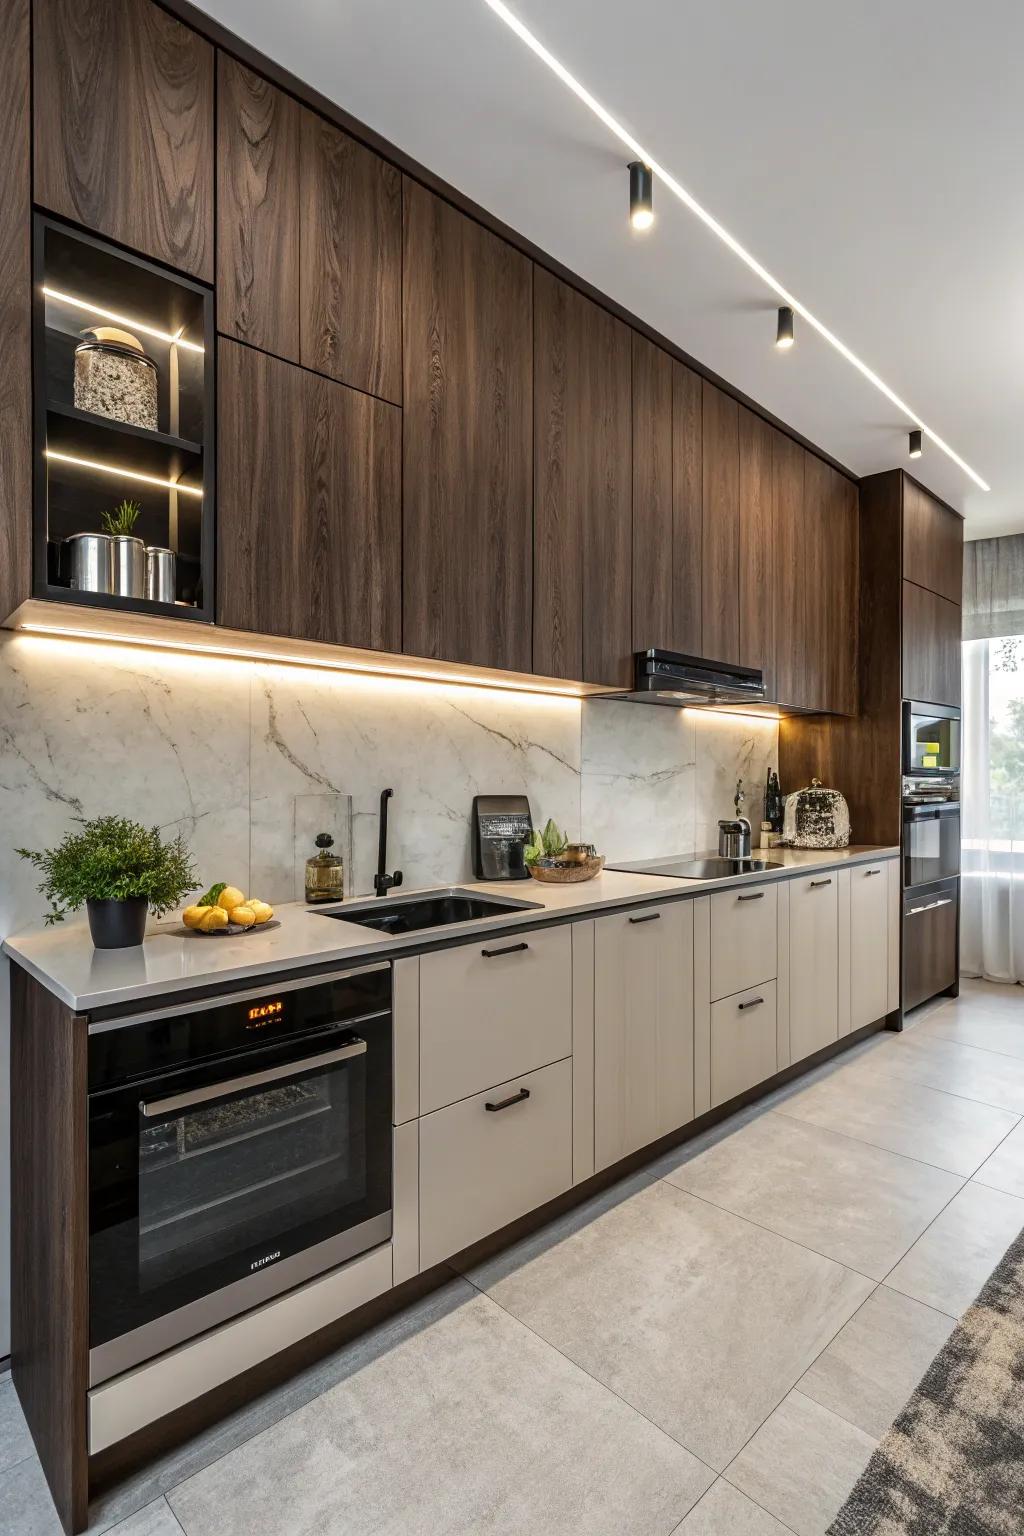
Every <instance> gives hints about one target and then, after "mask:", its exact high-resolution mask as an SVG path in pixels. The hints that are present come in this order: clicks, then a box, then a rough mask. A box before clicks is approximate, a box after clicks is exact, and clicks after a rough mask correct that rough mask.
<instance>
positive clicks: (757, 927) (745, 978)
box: [711, 884, 778, 1001]
mask: <svg viewBox="0 0 1024 1536" xmlns="http://www.w3.org/2000/svg"><path fill="white" fill-rule="evenodd" d="M777 945H778V887H777V886H776V885H775V884H769V885H752V886H743V887H742V888H741V889H739V890H731V891H718V892H716V894H715V895H714V896H712V898H711V997H712V1001H714V999H715V998H719V997H731V996H732V995H733V993H734V992H740V991H742V990H743V988H744V987H752V986H754V985H755V984H756V983H757V982H759V981H770V980H772V979H773V977H774V976H775V972H776V966H777V964H778V955H777Z"/></svg>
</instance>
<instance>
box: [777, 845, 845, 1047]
mask: <svg viewBox="0 0 1024 1536" xmlns="http://www.w3.org/2000/svg"><path fill="white" fill-rule="evenodd" d="M789 903H790V905H789V1043H790V1056H791V1060H792V1061H793V1062H794V1063H795V1062H798V1061H802V1060H803V1059H804V1057H805V1056H811V1055H813V1053H814V1052H815V1051H820V1050H821V1049H822V1048H823V1047H824V1046H826V1045H831V1043H832V1042H833V1041H834V1040H836V1039H838V1037H839V878H838V874H837V872H836V871H835V870H823V871H821V872H820V873H819V874H816V875H805V876H803V877H802V878H801V879H799V880H791V881H790V882H789Z"/></svg>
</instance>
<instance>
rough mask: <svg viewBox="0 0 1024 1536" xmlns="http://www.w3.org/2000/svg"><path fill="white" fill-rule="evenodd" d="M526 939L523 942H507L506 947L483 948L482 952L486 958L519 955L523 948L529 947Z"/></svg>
mask: <svg viewBox="0 0 1024 1536" xmlns="http://www.w3.org/2000/svg"><path fill="white" fill-rule="evenodd" d="M529 947H530V946H529V944H527V943H526V942H525V941H524V942H523V943H522V944H506V945H505V947H504V949H482V950H481V951H480V953H481V954H482V955H483V957H484V959H485V960H493V959H494V957H495V956H496V955H517V954H518V953H519V951H520V950H522V949H529Z"/></svg>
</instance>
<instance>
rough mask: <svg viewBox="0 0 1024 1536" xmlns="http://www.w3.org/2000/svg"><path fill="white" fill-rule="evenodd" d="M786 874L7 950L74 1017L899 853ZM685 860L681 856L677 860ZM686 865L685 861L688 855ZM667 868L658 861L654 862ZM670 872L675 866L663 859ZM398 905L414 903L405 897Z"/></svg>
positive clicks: (19, 937) (152, 928)
mask: <svg viewBox="0 0 1024 1536" xmlns="http://www.w3.org/2000/svg"><path fill="white" fill-rule="evenodd" d="M756 852H757V854H758V856H759V857H764V858H770V859H771V860H772V861H774V862H777V863H779V864H780V865H781V866H782V867H781V868H780V869H773V870H760V871H758V872H757V874H756V875H753V876H751V875H740V876H735V875H734V876H731V877H728V878H725V879H719V880H680V879H675V878H666V877H663V876H660V875H658V874H657V873H655V872H653V871H652V872H651V873H649V874H623V873H620V872H617V871H615V870H606V871H604V873H602V874H601V875H599V876H598V877H597V879H596V880H590V881H587V882H585V883H581V884H578V885H541V884H539V883H538V882H537V881H535V880H531V881H529V882H527V881H511V882H500V883H494V884H488V883H486V882H482V881H467V882H465V883H464V884H461V885H459V886H456V887H451V886H447V887H431V888H430V889H444V890H450V889H457V890H462V891H473V892H475V893H478V894H480V895H493V896H495V897H505V898H507V899H510V900H513V901H522V902H532V903H535V904H536V905H535V908H532V909H526V910H517V911H513V912H502V913H500V914H498V915H497V916H495V917H489V918H480V919H476V920H474V921H472V922H463V923H452V924H450V925H448V926H446V927H442V928H428V929H421V930H420V931H418V932H416V933H408V934H401V935H397V936H391V935H388V934H381V933H378V932H376V931H375V930H374V929H372V928H361V927H359V926H358V925H357V924H355V923H346V922H344V921H338V920H335V919H332V918H329V917H325V916H324V915H323V913H324V909H323V908H319V909H317V908H311V907H307V906H305V905H304V904H303V903H301V902H292V903H289V904H287V905H285V906H280V907H277V908H276V909H275V915H276V916H277V917H278V918H279V919H280V926H279V927H275V928H270V929H259V928H256V929H251V930H250V931H249V932H248V933H246V934H239V935H238V936H236V937H229V938H219V937H215V936H206V935H199V934H194V933H190V932H188V930H186V929H185V928H184V926H183V925H182V923H181V920H180V918H179V917H173V918H166V919H164V920H163V921H160V922H157V921H154V920H153V919H150V923H149V927H148V929H147V932H146V940H145V943H144V944H141V945H138V946H137V947H135V948H133V949H111V950H102V949H94V948H93V944H92V940H91V938H90V936H89V927H88V924H87V923H86V921H85V920H84V916H83V918H82V919H81V920H76V921H74V922H65V923H58V924H55V925H54V926H53V927H49V928H47V927H45V926H43V925H42V924H40V925H37V926H36V927H33V928H29V929H25V930H23V931H22V932H21V933H17V934H12V935H11V936H10V937H9V938H8V939H6V940H5V941H4V945H3V951H4V953H5V954H6V955H8V956H9V957H10V958H11V959H12V960H13V961H15V963H16V964H18V965H20V966H22V967H23V968H24V969H25V970H26V971H28V972H29V973H30V975H32V976H34V977H35V978H36V980H37V981H40V982H42V984H43V986H45V987H47V988H48V989H49V991H51V992H52V993H54V994H55V995H56V996H57V997H59V998H60V999H61V1001H62V1002H64V1003H66V1004H67V1005H68V1007H69V1008H72V1009H74V1010H75V1012H77V1013H88V1012H90V1011H92V1010H94V1009H99V1008H103V1009H107V1008H121V1007H123V1006H124V1005H125V1004H129V1003H131V1002H134V1001H136V1000H140V999H149V1000H151V1001H154V1000H155V999H157V998H162V997H166V996H168V995H171V996H173V995H174V994H175V993H185V992H187V991H188V990H189V989H191V988H196V987H204V988H206V987H210V986H219V985H220V984H222V983H224V982H233V981H237V982H238V983H240V984H244V983H246V982H249V981H254V982H257V983H258V981H259V978H260V977H262V976H268V977H269V976H275V975H280V974H281V973H282V972H285V971H289V970H297V969H300V968H302V967H305V966H316V967H320V968H323V967H326V966H328V965H330V964H331V962H337V963H338V964H339V965H342V966H346V965H349V964H355V963H357V962H359V961H362V960H381V959H389V958H390V957H391V956H393V955H398V954H401V953H403V951H408V950H410V949H414V950H418V949H423V948H425V947H432V946H434V945H437V944H440V943H448V944H450V943H452V942H453V941H455V942H459V941H462V942H467V943H468V942H472V941H473V940H474V939H475V938H476V937H477V935H479V934H486V933H493V932H494V931H495V930H499V929H500V930H505V929H509V928H517V927H533V926H536V925H537V924H538V923H543V922H545V921H550V920H553V919H557V918H566V917H587V916H590V915H593V914H595V913H598V912H600V911H601V910H602V909H605V908H612V907H620V906H632V905H643V904H644V903H650V902H661V901H665V900H666V899H671V898H678V899H682V898H686V897H694V896H703V895H705V894H706V893H707V892H708V891H715V890H721V889H724V888H726V887H728V886H731V885H736V884H738V883H739V882H741V881H742V882H743V883H745V884H751V883H761V882H762V881H766V880H784V879H788V878H792V877H793V876H794V875H798V874H801V873H803V872H804V871H806V870H812V869H823V868H842V867H844V866H845V865H849V864H858V863H866V862H868V863H869V862H871V861H872V860H875V859H890V858H897V857H898V856H899V849H898V848H872V847H867V846H853V847H850V848H844V849H838V850H837V849H828V850H824V851H818V850H810V849H791V848H785V849H784V848H773V849H770V850H766V849H761V850H756ZM675 857H676V858H678V857H680V855H676V856H675ZM683 857H687V856H685V855H684V856H683ZM657 862H658V861H653V860H652V864H656V863H657ZM661 862H665V863H668V862H671V861H670V860H669V859H665V860H664V861H661ZM394 894H395V895H396V896H409V895H412V894H414V893H413V892H411V891H406V890H404V889H402V890H399V891H397V892H395V893H394ZM366 900H367V899H366V897H358V898H355V899H354V900H353V901H352V902H348V903H342V904H340V906H338V907H334V908H332V909H331V910H333V911H338V910H343V908H344V907H345V906H353V907H354V906H362V905H364V904H366Z"/></svg>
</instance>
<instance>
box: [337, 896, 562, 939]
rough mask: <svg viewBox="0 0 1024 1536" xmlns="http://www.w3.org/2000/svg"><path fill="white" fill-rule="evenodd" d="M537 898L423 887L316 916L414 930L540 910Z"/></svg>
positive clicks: (389, 929)
mask: <svg viewBox="0 0 1024 1536" xmlns="http://www.w3.org/2000/svg"><path fill="white" fill-rule="evenodd" d="M543 910H544V909H543V906H542V905H541V903H540V902H537V901H514V900H512V899H511V898H508V899H506V898H505V897H499V896H476V895H474V894H473V892H472V891H458V890H448V891H423V892H421V893H419V894H418V895H417V894H416V893H414V892H411V893H410V894H409V895H408V896H395V897H390V898H389V899H387V900H384V899H383V898H379V899H378V900H376V901H369V902H367V903H366V904H365V905H363V906H345V907H335V908H333V909H332V910H331V911H330V912H326V911H324V912H319V913H317V916H318V917H335V918H337V919H338V921H339V922H342V923H358V924H359V926H360V927H361V928H376V929H377V931H378V932H379V933H394V934H398V933H416V932H417V931H418V930H419V929H421V928H444V927H446V926H447V925H448V924H449V923H471V922H473V921H474V920H475V919H478V918H481V917H501V916H502V914H503V913H506V912H507V913H509V914H514V913H516V912H542V911H543Z"/></svg>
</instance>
